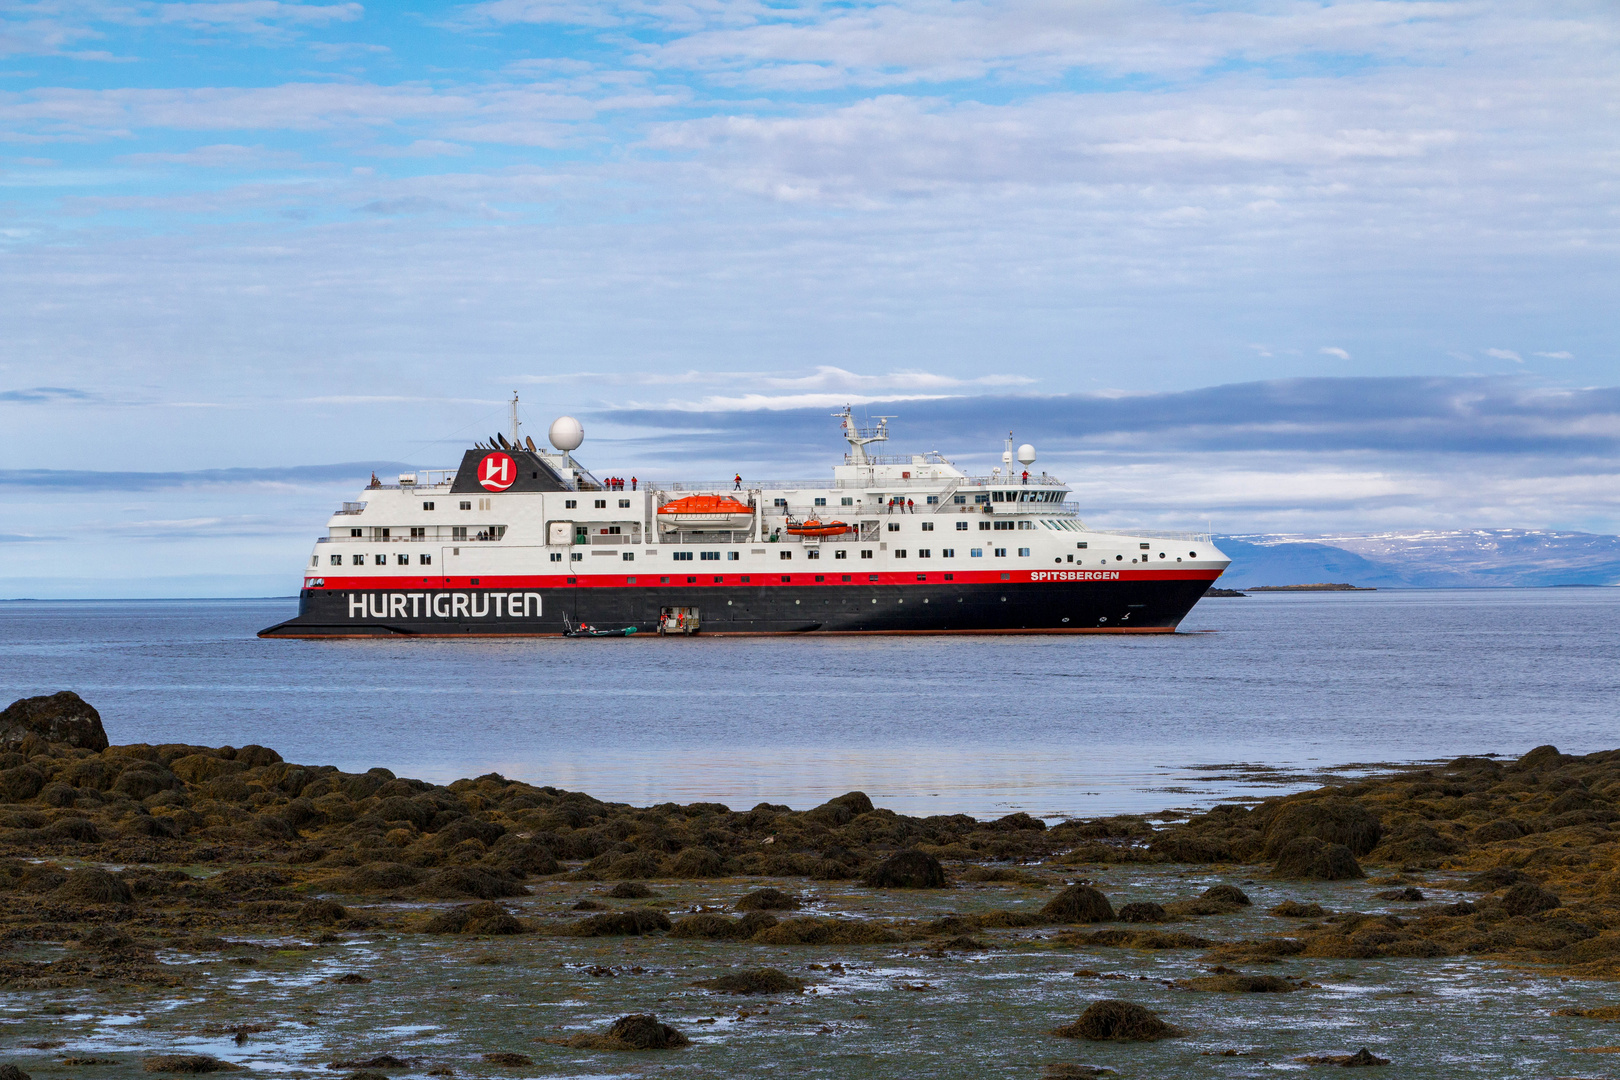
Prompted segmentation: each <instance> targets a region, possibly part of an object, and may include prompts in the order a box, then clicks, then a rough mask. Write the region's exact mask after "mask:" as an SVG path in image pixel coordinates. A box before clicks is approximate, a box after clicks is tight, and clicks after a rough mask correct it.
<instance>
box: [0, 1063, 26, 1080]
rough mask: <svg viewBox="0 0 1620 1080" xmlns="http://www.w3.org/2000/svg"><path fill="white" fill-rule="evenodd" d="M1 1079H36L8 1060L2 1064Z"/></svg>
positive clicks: (0, 1069) (0, 1068)
mask: <svg viewBox="0 0 1620 1080" xmlns="http://www.w3.org/2000/svg"><path fill="white" fill-rule="evenodd" d="M0 1080H34V1078H33V1077H32V1076H30V1075H29V1074H28V1073H25V1072H23V1071H22V1070H21V1069H19V1068H17V1066H15V1065H13V1064H12V1063H11V1062H9V1061H8V1062H6V1063H5V1064H4V1065H0Z"/></svg>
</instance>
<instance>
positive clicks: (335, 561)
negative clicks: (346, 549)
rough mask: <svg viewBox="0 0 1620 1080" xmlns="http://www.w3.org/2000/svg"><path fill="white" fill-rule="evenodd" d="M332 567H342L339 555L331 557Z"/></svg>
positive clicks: (341, 557)
mask: <svg viewBox="0 0 1620 1080" xmlns="http://www.w3.org/2000/svg"><path fill="white" fill-rule="evenodd" d="M332 565H333V566H342V565H343V556H341V555H334V556H332Z"/></svg>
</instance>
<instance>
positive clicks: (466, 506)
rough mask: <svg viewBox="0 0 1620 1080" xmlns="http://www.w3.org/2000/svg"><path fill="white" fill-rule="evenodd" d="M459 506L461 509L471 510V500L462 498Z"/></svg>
mask: <svg viewBox="0 0 1620 1080" xmlns="http://www.w3.org/2000/svg"><path fill="white" fill-rule="evenodd" d="M461 508H462V509H463V510H471V509H472V501H471V500H470V499H462V500H461Z"/></svg>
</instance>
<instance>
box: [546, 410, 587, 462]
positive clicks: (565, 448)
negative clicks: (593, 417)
mask: <svg viewBox="0 0 1620 1080" xmlns="http://www.w3.org/2000/svg"><path fill="white" fill-rule="evenodd" d="M547 437H548V438H550V439H551V445H552V446H555V447H556V448H557V449H559V450H561V451H562V452H563V453H565V454H566V453H569V452H570V451H573V450H578V449H579V444H580V443H582V442H584V441H585V426H584V425H583V424H581V423H580V422H579V421H578V420H575V419H574V418H573V417H572V416H559V417H557V419H555V420H553V421H552V422H551V430H550V431H549V432H548V433H547Z"/></svg>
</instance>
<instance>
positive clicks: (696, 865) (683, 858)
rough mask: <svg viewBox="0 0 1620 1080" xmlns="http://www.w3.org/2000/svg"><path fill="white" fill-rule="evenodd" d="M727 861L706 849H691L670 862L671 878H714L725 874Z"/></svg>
mask: <svg viewBox="0 0 1620 1080" xmlns="http://www.w3.org/2000/svg"><path fill="white" fill-rule="evenodd" d="M725 867H726V861H725V860H724V859H722V858H721V857H720V855H719V853H718V852H715V851H713V850H711V849H709V848H706V847H689V848H687V849H686V850H684V851H682V852H681V853H680V854H679V855H676V856H675V858H674V859H672V860H670V864H669V872H670V876H672V877H677V878H712V877H719V876H720V875H721V874H723V873H725Z"/></svg>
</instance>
